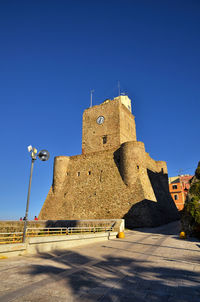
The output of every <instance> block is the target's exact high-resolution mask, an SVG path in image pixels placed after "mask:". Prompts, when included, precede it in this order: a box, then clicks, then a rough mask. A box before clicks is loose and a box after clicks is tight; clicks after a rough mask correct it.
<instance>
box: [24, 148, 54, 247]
mask: <svg viewBox="0 0 200 302" xmlns="http://www.w3.org/2000/svg"><path fill="white" fill-rule="evenodd" d="M28 151H29V152H30V153H31V171H30V178H29V186H28V195H27V202H26V213H25V216H24V231H23V242H24V243H25V241H26V228H27V219H28V209H29V200H30V193H31V182H32V175H33V164H34V162H35V160H36V159H37V157H38V158H39V159H40V160H42V161H46V160H48V159H49V152H48V151H47V150H41V151H39V152H38V154H37V149H36V148H34V147H32V146H31V145H30V146H28Z"/></svg>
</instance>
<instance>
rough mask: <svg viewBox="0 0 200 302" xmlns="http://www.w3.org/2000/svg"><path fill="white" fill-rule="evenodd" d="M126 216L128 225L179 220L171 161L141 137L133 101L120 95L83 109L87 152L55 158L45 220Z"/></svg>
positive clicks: (44, 211) (140, 225)
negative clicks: (153, 153)
mask: <svg viewBox="0 0 200 302" xmlns="http://www.w3.org/2000/svg"><path fill="white" fill-rule="evenodd" d="M113 218H114V219H116V218H125V222H126V225H127V226H128V227H143V226H156V225H160V224H164V223H168V222H170V221H173V220H176V219H178V212H177V209H176V206H175V204H174V202H173V200H172V198H171V196H170V194H169V188H168V174H167V165H166V162H164V161H155V160H153V159H152V158H151V157H150V155H149V154H148V153H147V152H146V151H145V146H144V143H143V142H139V141H137V138H136V126H135V118H134V116H133V114H132V108H131V100H130V99H129V98H128V96H126V95H120V96H118V97H116V98H114V99H113V100H106V101H105V102H103V103H102V104H100V105H97V106H93V107H91V108H88V109H86V110H85V111H84V113H83V126H82V154H81V155H75V156H70V157H69V156H57V157H55V159H54V173H53V184H52V186H51V188H50V191H49V193H48V196H47V198H46V200H45V202H44V205H43V207H42V209H41V212H40V214H39V219H44V220H49V219H51V220H70V219H113Z"/></svg>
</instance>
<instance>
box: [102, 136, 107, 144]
mask: <svg viewBox="0 0 200 302" xmlns="http://www.w3.org/2000/svg"><path fill="white" fill-rule="evenodd" d="M106 143H107V135H104V136H103V144H106Z"/></svg>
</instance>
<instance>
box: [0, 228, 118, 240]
mask: <svg viewBox="0 0 200 302" xmlns="http://www.w3.org/2000/svg"><path fill="white" fill-rule="evenodd" d="M113 230H114V229H113V227H68V228H60V227H58V228H27V230H26V237H44V236H66V235H76V234H77V235H78V234H79V235H80V234H86V233H97V232H112V231H113ZM22 240H23V232H15V233H0V244H8V243H9V244H11V243H22Z"/></svg>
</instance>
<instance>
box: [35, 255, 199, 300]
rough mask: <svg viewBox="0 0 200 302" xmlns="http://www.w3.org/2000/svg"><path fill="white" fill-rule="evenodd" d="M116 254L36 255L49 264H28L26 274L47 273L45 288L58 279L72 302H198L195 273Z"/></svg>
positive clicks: (196, 275) (197, 278) (197, 276)
mask: <svg viewBox="0 0 200 302" xmlns="http://www.w3.org/2000/svg"><path fill="white" fill-rule="evenodd" d="M115 252H116V251H115ZM119 253H120V251H119ZM119 253H118V254H119ZM116 254H117V253H115V254H114V253H112V255H111V254H108V255H107V256H104V257H103V258H101V259H100V258H95V257H88V256H84V255H81V254H80V253H78V252H74V251H69V252H67V253H66V252H62V251H56V252H54V253H51V254H49V253H45V254H41V255H40V258H41V260H42V259H51V261H52V265H49V264H48V265H42V264H41V265H32V266H31V271H30V273H31V274H32V275H39V274H45V273H48V276H50V277H51V279H47V283H46V285H47V286H48V280H49V286H50V283H52V278H53V280H54V279H55V281H58V280H59V279H60V280H62V284H63V281H64V284H65V286H66V288H67V287H68V288H69V287H70V290H71V292H72V293H73V297H77V299H76V298H75V299H74V300H72V301H97V300H98V301H104V302H105V301H106V302H111V301H120V302H121V301H137V302H142V301H143V302H144V301H145V302H146V301H156V302H160V301H176V300H173V298H174V297H177V298H180V295H181V297H182V298H181V300H178V301H182V302H186V301H187V302H188V301H193V302H196V301H200V289H199V274H198V273H197V272H195V271H191V270H190V271H189V270H186V269H180V268H176V267H174V268H169V267H167V266H166V263H165V264H163V265H162V262H160V263H159V264H157V265H156V266H153V265H151V262H149V261H148V260H140V259H137V258H134V256H132V255H131V254H129V256H128V257H121V256H120V255H116ZM41 263H42V261H41ZM188 280H189V282H188ZM177 284H178V286H177ZM46 285H45V286H46ZM191 297H192V300H191ZM62 299H63V297H62ZM79 299H80V300H79ZM151 299H153V300H151ZM171 299H172V300H171ZM62 301H63V300H62ZM66 301H68V300H66ZM70 301H71V300H70Z"/></svg>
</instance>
